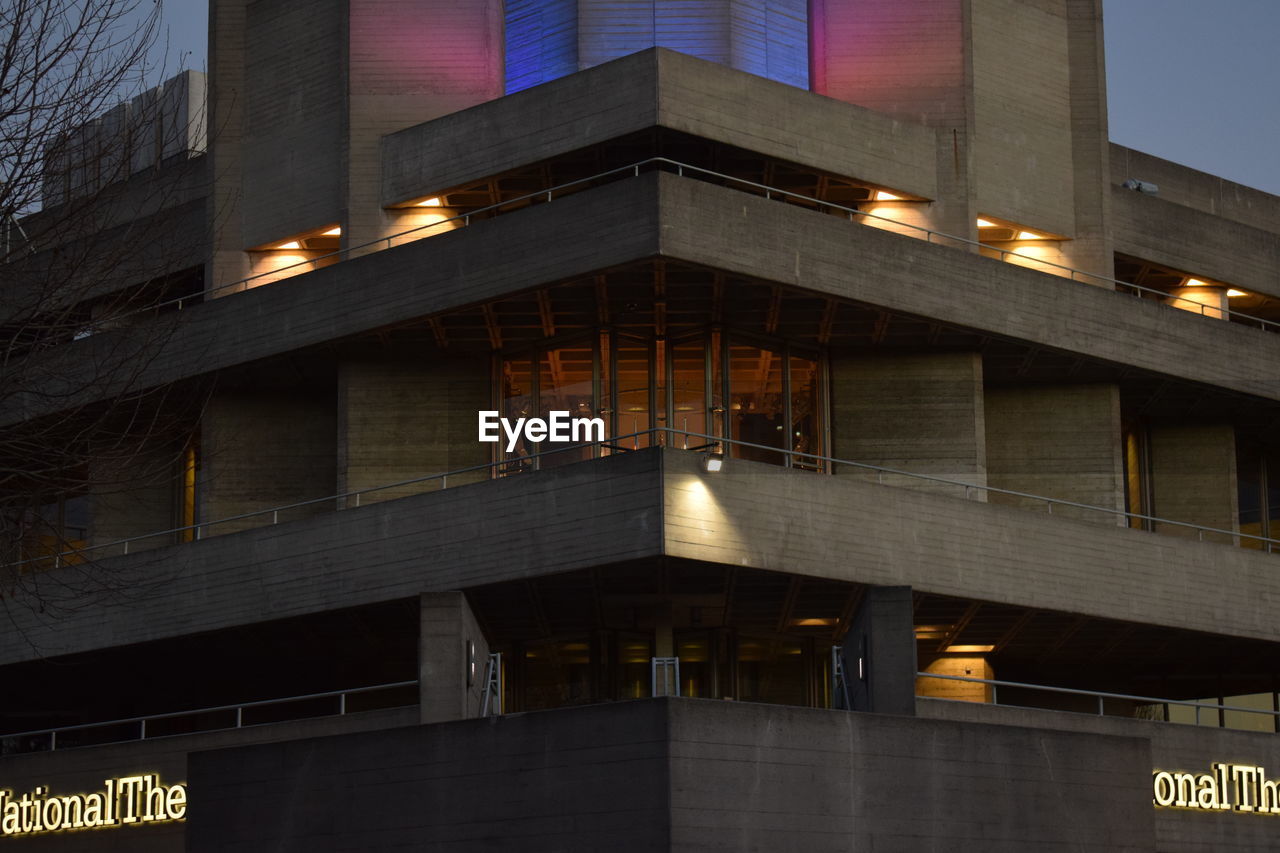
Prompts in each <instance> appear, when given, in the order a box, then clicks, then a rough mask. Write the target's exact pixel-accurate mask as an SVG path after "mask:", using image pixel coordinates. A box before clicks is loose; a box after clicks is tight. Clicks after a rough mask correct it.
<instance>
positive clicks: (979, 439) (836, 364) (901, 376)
mask: <svg viewBox="0 0 1280 853" xmlns="http://www.w3.org/2000/svg"><path fill="white" fill-rule="evenodd" d="M831 376H832V394H831V397H832V400H831V422H832V433H833V436H832V437H833V439H834V441H833V447H834V452H835V455H836V457H838V458H840V459H848V460H851V461H854V462H865V463H868V464H871V465H880V466H884V467H886V468H896V469H900V470H904V471H911V472H913V473H919V474H928V475H931V476H935V477H943V478H946V479H951V480H958V481H960V482H964V483H974V484H976V485H984V484H985V483H986V481H987V461H986V455H987V450H986V440H987V439H986V433H985V430H984V427H983V423H984V417H985V414H984V409H983V404H982V396H983V392H982V359H981V357H979V356H977V355H975V354H973V353H937V354H933V353H929V354H923V355H903V356H876V357H871V358H862V357H857V356H851V357H844V358H836V359H833V360H832V364H831ZM837 473H838V474H840V475H842V476H855V477H863V478H866V479H872V480H875V479H877V475H876V473H875V472H860V471H858V470H857V469H853V468H844V469H841V470H839V471H838V472H837ZM883 480H884V482H886V483H892V484H894V485H899V486H906V487H908V488H916V489H924V490H927V491H934V492H942V493H946V494H955V495H957V496H960V497H963V496H964V492H965V490H964V489H963V488H962V487H958V486H949V485H945V484H939V483H930V482H928V481H925V480H919V479H914V478H910V477H903V476H891V475H885V476H884V478H883ZM970 497H972V498H974V499H977V500H982V492H973V493H972V494H971V495H970Z"/></svg>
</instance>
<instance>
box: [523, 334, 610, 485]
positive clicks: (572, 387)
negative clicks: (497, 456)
mask: <svg viewBox="0 0 1280 853" xmlns="http://www.w3.org/2000/svg"><path fill="white" fill-rule="evenodd" d="M593 349H594V348H593V346H592V342H591V341H590V340H585V341H580V342H577V343H573V344H566V345H564V346H560V347H556V348H554V349H547V350H543V351H542V352H541V354H540V355H539V358H538V417H540V418H542V419H544V420H549V419H550V417H551V413H552V412H568V413H569V417H570V418H594V417H596V410H595V375H594V371H593V367H594V365H595V356H594V351H593ZM572 444H573V443H572V442H552V441H550V440H547V441H542V442H538V445H537V447H538V451H540V452H541V453H543V454H544V455H543V456H542V457H541V458H540V459H539V465H538V467H540V468H550V467H554V466H556V465H567V464H569V463H570V462H579V461H581V460H583V459H590V458H591V456H592V448H590V447H580V448H577V449H574V450H557V448H558V447H571V446H572ZM552 451H556V452H552Z"/></svg>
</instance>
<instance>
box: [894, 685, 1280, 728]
mask: <svg viewBox="0 0 1280 853" xmlns="http://www.w3.org/2000/svg"><path fill="white" fill-rule="evenodd" d="M916 677H917V678H936V679H939V680H942V681H962V682H965V683H968V684H980V685H983V686H984V687H990V688H991V702H990V703H989V704H992V705H1003V706H1004V707H1007V708H1032V709H1036V710H1045V711H1066V712H1069V713H1090V714H1091V715H1092V716H1097V717H1129V718H1131V719H1142V720H1155V719H1156V718H1154V717H1151V716H1148V715H1139V714H1134V713H1133V710H1134V709H1133V708H1132V707H1131V708H1129V709H1128V710H1129V713H1125V714H1114V713H1113V714H1108V713H1107V704H1106V703H1107V701H1108V700H1110V701H1113V702H1124V703H1132V704H1135V705H1138V706H1140V707H1143V708H1160V709H1162V712H1163V719H1162V720H1156V721H1157V722H1166V723H1170V722H1171V723H1177V722H1181V721H1180V720H1175V719H1172V718H1171V716H1170V714H1169V709H1170V708H1171V707H1182V708H1194V709H1195V722H1194V723H1191V724H1192V725H1197V726H1198V725H1201V721H1200V719H1201V712H1202V711H1213V712H1215V713H1216V714H1217V716H1218V723H1217V725H1218V727H1219V728H1238V727H1236V726H1227V725H1226V721H1225V719H1224V717H1225V714H1226V713H1228V712H1230V713H1239V714H1255V715H1258V716H1262V717H1268V718H1270V720H1271V721H1272V730H1273V731H1276V732H1280V711H1276V710H1269V709H1262V708H1245V707H1242V706H1239V705H1226V704H1223V703H1219V702H1202V701H1197V700H1193V699H1164V698H1160V697H1156V696H1137V695H1134V694H1130V693H1106V692H1103V691H1100V690H1080V689H1077V688H1073V687H1052V686H1049V685H1047V684H1027V683H1024V682H1020V681H999V680H997V679H993V678H974V677H973V676H968V675H943V674H941V673H933V672H917V673H916ZM1001 687H1004V688H1005V689H1006V697H1007V691H1008V690H1010V689H1016V690H1028V691H1038V692H1041V693H1052V694H1056V695H1062V696H1080V697H1085V698H1088V699H1090V700H1092V702H1093V703H1096V704H1095V706H1094V707H1095V710H1094V711H1090V712H1084V711H1076V710H1074V709H1070V708H1067V709H1064V708H1053V707H1046V706H1044V705H1020V704H1018V703H1017V702H1004V703H1002V702H1000V695H999V690H1000V688H1001ZM916 695H917V696H920V698H925V699H937V700H938V701H943V702H965V703H966V704H976V703H972V702H970V701H969V700H966V699H948V698H946V697H944V696H926V695H922V694H919V693H917V694H916ZM1250 730H1251V731H1257V729H1250Z"/></svg>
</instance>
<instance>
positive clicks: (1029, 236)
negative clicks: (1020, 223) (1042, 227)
mask: <svg viewBox="0 0 1280 853" xmlns="http://www.w3.org/2000/svg"><path fill="white" fill-rule="evenodd" d="M1018 239H1019V240H1043V239H1044V238H1043V237H1041V236H1040V235H1039V234H1036V233H1035V232H1033V231H1019V232H1018Z"/></svg>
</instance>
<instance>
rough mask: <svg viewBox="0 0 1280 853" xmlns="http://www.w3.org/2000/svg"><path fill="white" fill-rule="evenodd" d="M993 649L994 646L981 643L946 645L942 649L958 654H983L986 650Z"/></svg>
mask: <svg viewBox="0 0 1280 853" xmlns="http://www.w3.org/2000/svg"><path fill="white" fill-rule="evenodd" d="M994 650H995V646H981V645H979V646H972V645H971V646H965V645H960V646H947V647H946V648H945V649H943V651H946V652H955V653H959V654H985V653H986V652H990V651H994Z"/></svg>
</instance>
